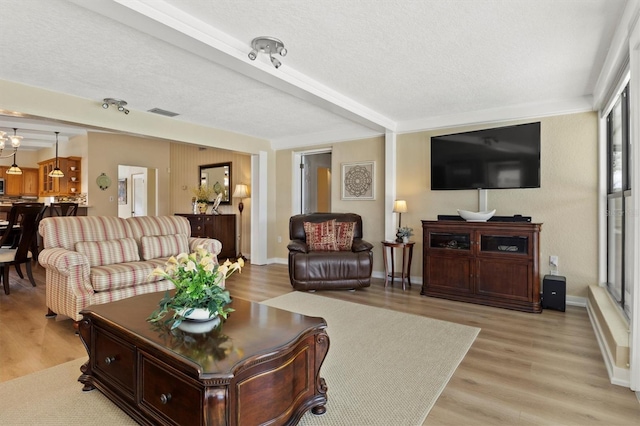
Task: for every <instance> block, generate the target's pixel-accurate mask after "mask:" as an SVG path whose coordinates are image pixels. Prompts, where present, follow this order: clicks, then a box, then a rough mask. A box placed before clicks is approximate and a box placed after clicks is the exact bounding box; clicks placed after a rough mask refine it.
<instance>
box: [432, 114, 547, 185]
mask: <svg viewBox="0 0 640 426" xmlns="http://www.w3.org/2000/svg"><path fill="white" fill-rule="evenodd" d="M539 187H540V123H539V122H536V123H529V124H520V125H517V126H508V127H497V128H494V129H485V130H477V131H474V132H465V133H455V134H451V135H444V136H434V137H432V138H431V189H432V190H450V189H506V188H539Z"/></svg>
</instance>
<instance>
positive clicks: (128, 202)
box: [118, 165, 158, 218]
mask: <svg viewBox="0 0 640 426" xmlns="http://www.w3.org/2000/svg"><path fill="white" fill-rule="evenodd" d="M157 175H158V170H157V169H153V168H147V167H140V166H126V165H119V166H118V182H119V185H121V187H120V186H119V188H118V189H119V195H118V217H121V218H128V217H132V216H157V215H158V197H157V193H158V177H157ZM120 192H121V194H120Z"/></svg>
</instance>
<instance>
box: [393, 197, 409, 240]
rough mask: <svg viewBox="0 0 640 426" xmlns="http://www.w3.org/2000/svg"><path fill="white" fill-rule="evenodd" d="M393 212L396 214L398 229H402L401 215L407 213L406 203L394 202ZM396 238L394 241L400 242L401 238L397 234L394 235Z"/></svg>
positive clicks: (403, 201) (402, 201)
mask: <svg viewBox="0 0 640 426" xmlns="http://www.w3.org/2000/svg"><path fill="white" fill-rule="evenodd" d="M393 212H394V213H398V229H400V228H401V227H402V213H406V212H407V202H406V201H405V200H395V201H394V202H393ZM396 236H397V238H396V241H397V242H402V238H401V237H400V236H399V234H396Z"/></svg>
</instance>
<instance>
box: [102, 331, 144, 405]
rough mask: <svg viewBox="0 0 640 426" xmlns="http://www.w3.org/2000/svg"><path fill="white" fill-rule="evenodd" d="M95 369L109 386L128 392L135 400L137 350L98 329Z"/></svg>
mask: <svg viewBox="0 0 640 426" xmlns="http://www.w3.org/2000/svg"><path fill="white" fill-rule="evenodd" d="M94 344H95V357H94V358H93V360H94V363H95V365H94V369H95V371H96V374H98V375H103V376H104V378H105V382H106V383H107V384H109V383H110V384H112V385H113V386H115V388H116V389H118V390H124V391H126V394H127V396H129V397H130V398H133V392H134V385H135V377H136V376H135V365H136V348H135V346H133V345H131V344H129V343H126V342H124V341H123V340H122V339H120V338H118V337H117V336H114V335H113V334H111V333H109V332H107V331H104V330H102V329H100V328H96V334H95V341H94Z"/></svg>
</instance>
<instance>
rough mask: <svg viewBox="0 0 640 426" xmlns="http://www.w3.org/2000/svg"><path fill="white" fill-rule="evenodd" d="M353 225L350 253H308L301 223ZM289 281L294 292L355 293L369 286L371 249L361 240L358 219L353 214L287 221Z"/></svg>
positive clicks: (360, 228)
mask: <svg viewBox="0 0 640 426" xmlns="http://www.w3.org/2000/svg"><path fill="white" fill-rule="evenodd" d="M332 219H336V222H355V224H356V225H355V227H354V234H353V243H352V245H351V251H312V250H310V249H309V246H308V244H307V241H306V233H305V230H304V222H313V223H319V222H326V221H328V220H332ZM289 239H290V240H291V241H290V242H289V245H288V246H287V248H288V249H289V279H290V280H291V285H292V286H293V288H294V289H296V290H302V291H306V290H335V289H356V288H362V287H369V285H371V272H372V270H373V253H372V252H371V249H373V245H372V244H371V243H369V242H367V241H364V240H363V239H362V218H361V217H360V215H357V214H354V213H310V214H300V215H296V216H292V217H291V218H290V219H289Z"/></svg>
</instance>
